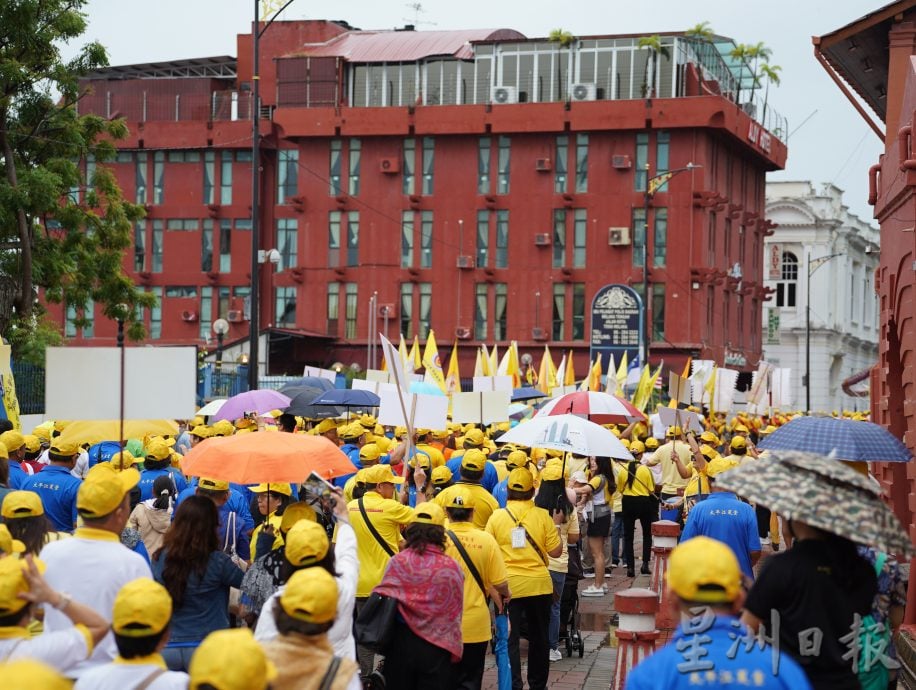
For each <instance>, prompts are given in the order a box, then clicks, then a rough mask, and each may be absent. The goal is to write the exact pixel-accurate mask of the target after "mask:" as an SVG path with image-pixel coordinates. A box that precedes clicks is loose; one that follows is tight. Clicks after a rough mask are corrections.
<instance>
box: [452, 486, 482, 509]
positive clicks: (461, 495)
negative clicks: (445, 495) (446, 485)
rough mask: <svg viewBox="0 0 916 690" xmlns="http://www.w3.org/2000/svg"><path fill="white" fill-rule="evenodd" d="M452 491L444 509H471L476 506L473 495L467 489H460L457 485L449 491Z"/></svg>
mask: <svg viewBox="0 0 916 690" xmlns="http://www.w3.org/2000/svg"><path fill="white" fill-rule="evenodd" d="M450 491H453V492H454V493H452V495H451V498H449V500H448V503H447V504H446V506H445V507H446V508H470V509H473V508H474V506H475V505H477V501H476V500H474V494H472V493H471V492H470V491H468V490H467V489H465V488H463V487H461V485H460V484H459V485H458V486H457V487H455V488H453V489H450Z"/></svg>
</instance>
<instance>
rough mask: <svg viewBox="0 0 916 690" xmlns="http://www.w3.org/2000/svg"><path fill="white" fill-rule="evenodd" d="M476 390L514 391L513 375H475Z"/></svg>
mask: <svg viewBox="0 0 916 690" xmlns="http://www.w3.org/2000/svg"><path fill="white" fill-rule="evenodd" d="M474 391H475V392H480V391H509V392H510V393H511V392H512V377H511V376H475V377H474Z"/></svg>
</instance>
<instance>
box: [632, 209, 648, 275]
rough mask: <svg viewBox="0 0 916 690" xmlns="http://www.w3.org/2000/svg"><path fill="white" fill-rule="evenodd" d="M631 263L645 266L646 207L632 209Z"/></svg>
mask: <svg viewBox="0 0 916 690" xmlns="http://www.w3.org/2000/svg"><path fill="white" fill-rule="evenodd" d="M632 235H633V265H634V266H645V251H646V209H644V208H634V209H633V232H632Z"/></svg>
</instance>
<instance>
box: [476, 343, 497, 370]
mask: <svg viewBox="0 0 916 690" xmlns="http://www.w3.org/2000/svg"><path fill="white" fill-rule="evenodd" d="M477 352H478V353H479V354H480V375H481V376H493V375H494V374H495V373H496V372H495V371H494V372H490V352H489V350H487V346H486V345H481V346H480V349H479V350H478V351H477Z"/></svg>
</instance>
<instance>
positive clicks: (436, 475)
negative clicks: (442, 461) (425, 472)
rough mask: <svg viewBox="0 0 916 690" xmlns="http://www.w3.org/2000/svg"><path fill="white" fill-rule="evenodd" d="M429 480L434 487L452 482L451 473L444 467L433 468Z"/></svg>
mask: <svg viewBox="0 0 916 690" xmlns="http://www.w3.org/2000/svg"><path fill="white" fill-rule="evenodd" d="M429 480H430V481H431V482H432V483H433V485H434V486H442V485H443V484H448V483H449V482H450V481H452V471H451V470H450V469H449V468H448V467H446V466H445V465H441V466H439V467H435V468H433V473H432V475H430V478H429Z"/></svg>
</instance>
